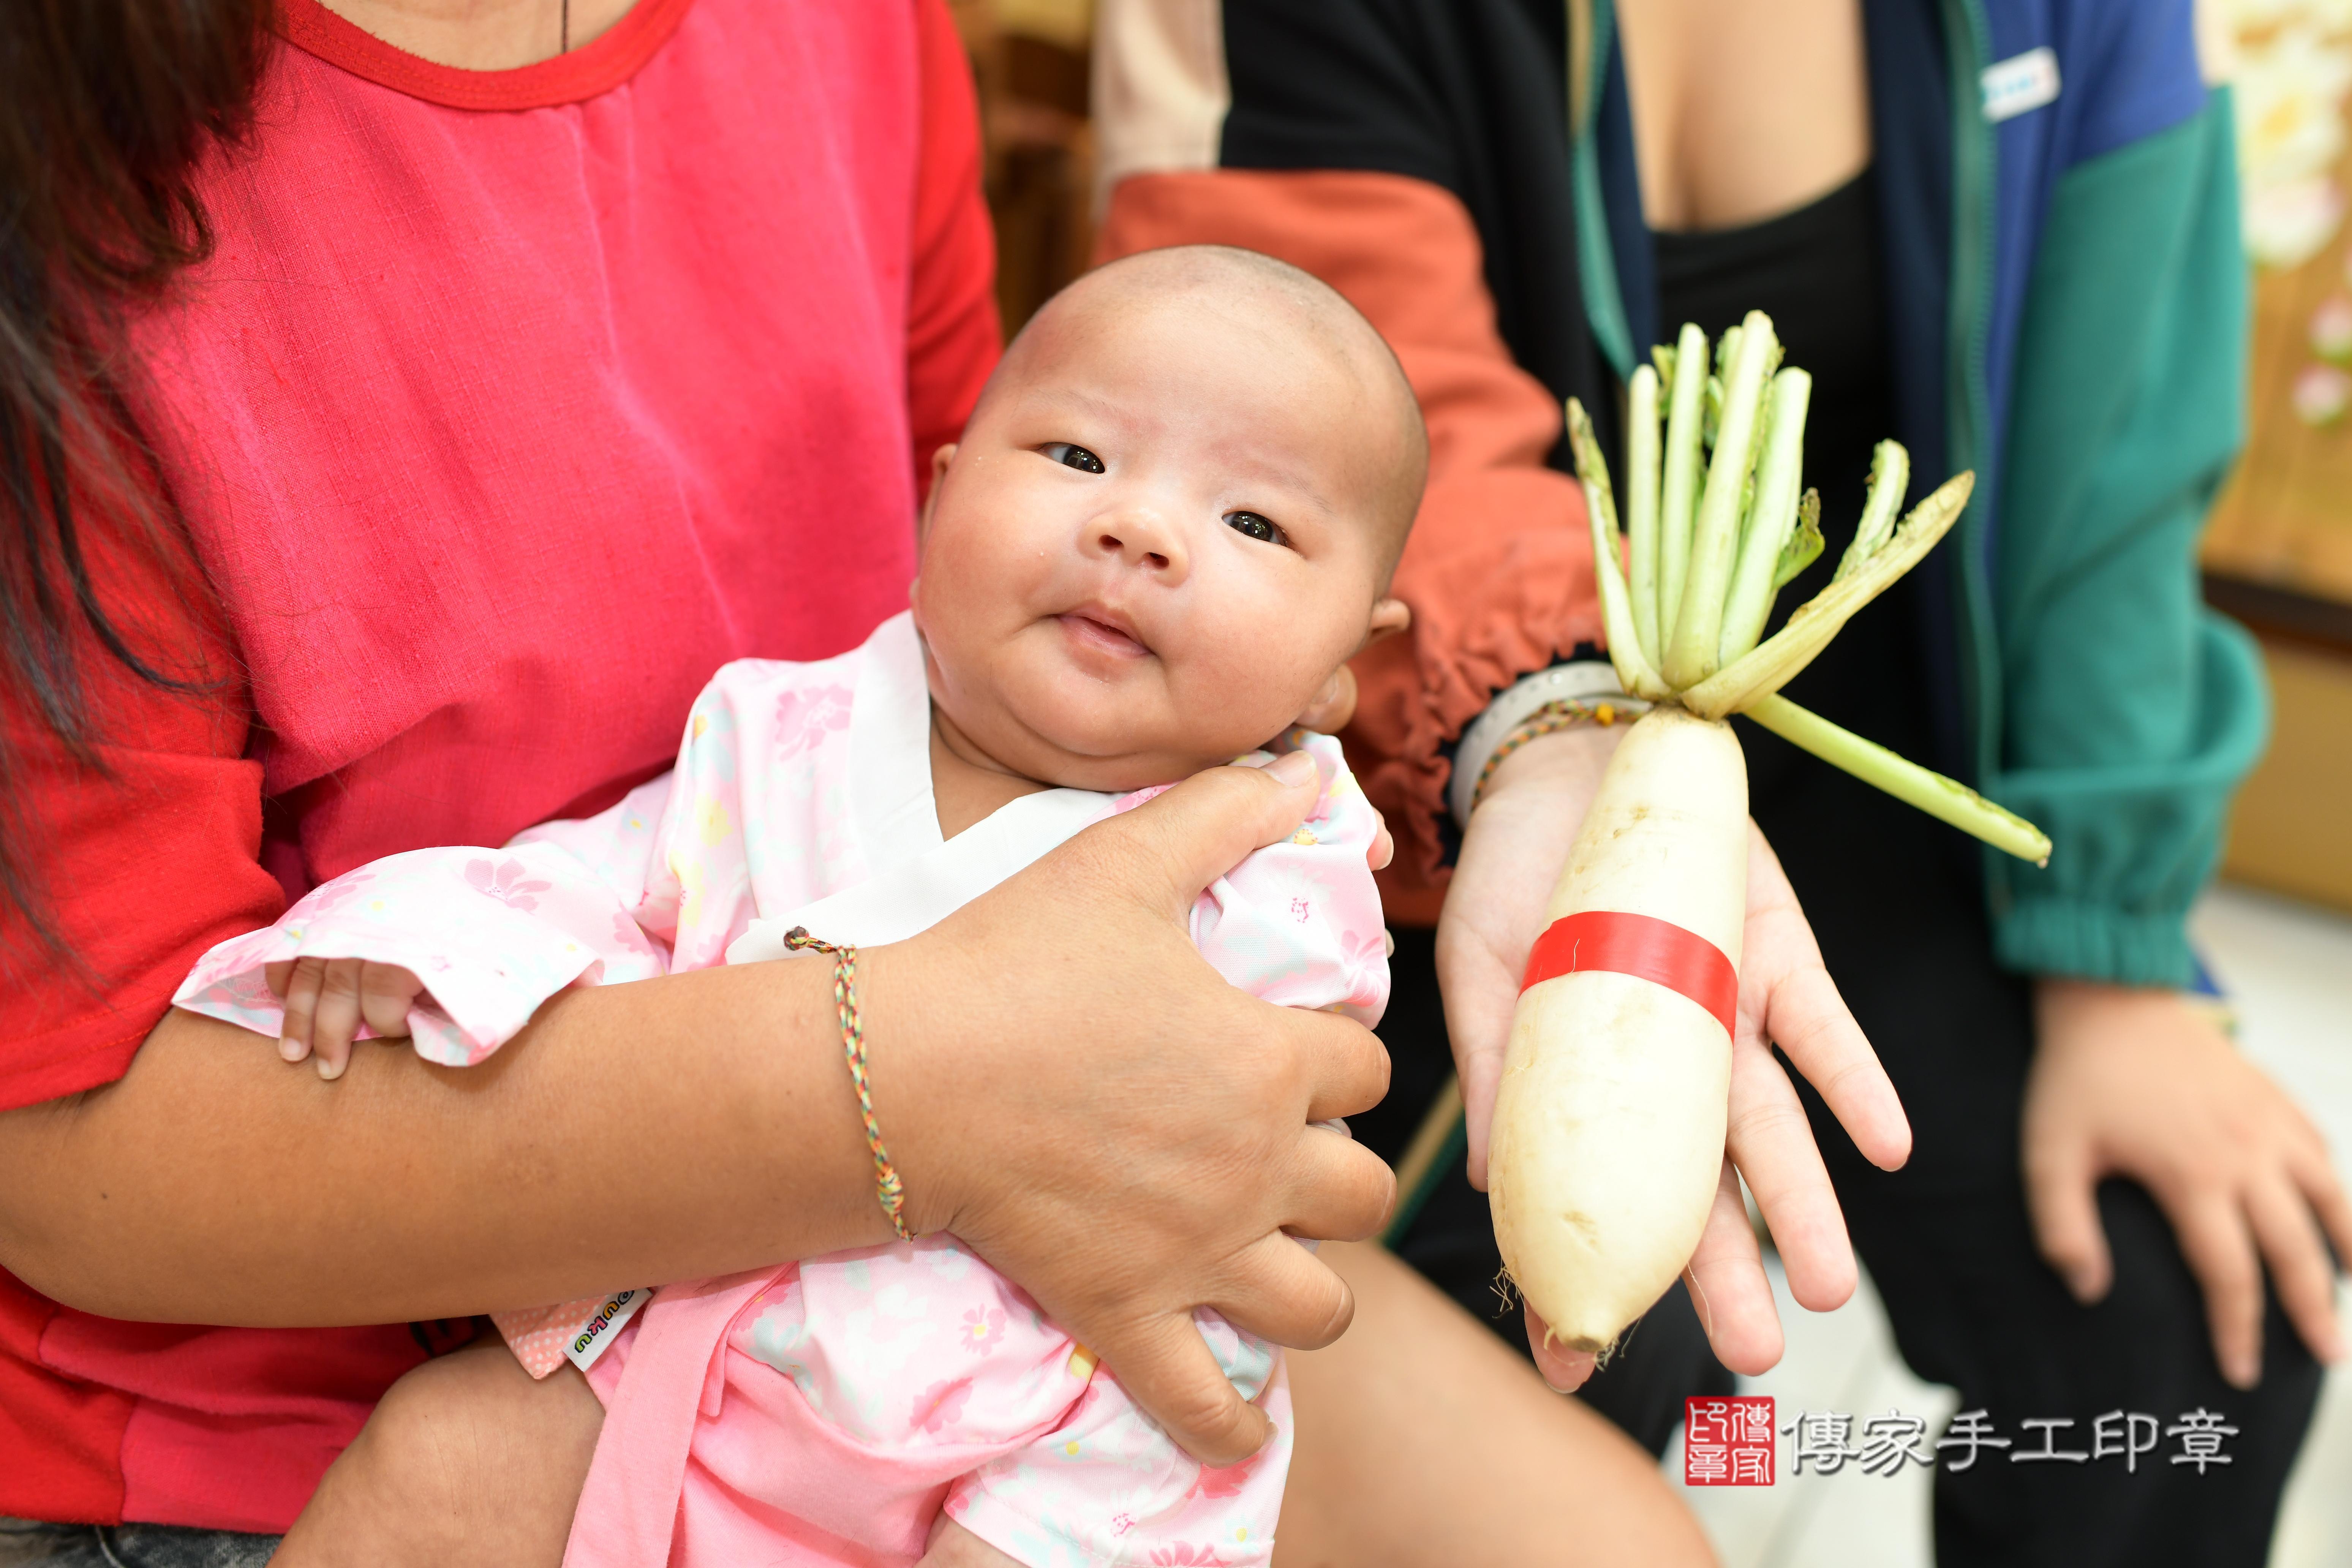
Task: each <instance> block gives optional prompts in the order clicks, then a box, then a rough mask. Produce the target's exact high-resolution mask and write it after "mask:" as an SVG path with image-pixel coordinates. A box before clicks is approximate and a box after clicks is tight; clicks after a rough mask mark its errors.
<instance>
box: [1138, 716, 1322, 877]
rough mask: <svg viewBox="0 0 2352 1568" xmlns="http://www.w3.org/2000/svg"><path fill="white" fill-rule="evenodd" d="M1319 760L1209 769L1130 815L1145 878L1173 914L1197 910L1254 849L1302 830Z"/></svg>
mask: <svg viewBox="0 0 2352 1568" xmlns="http://www.w3.org/2000/svg"><path fill="white" fill-rule="evenodd" d="M1317 789H1318V781H1317V775H1316V768H1315V759H1314V758H1313V757H1312V756H1310V755H1308V754H1307V752H1286V753H1285V754H1283V755H1282V756H1279V757H1276V759H1275V760H1274V761H1273V762H1271V763H1267V764H1266V765H1265V767H1262V768H1256V767H1249V766H1246V765H1240V766H1234V767H1223V768H1206V769H1203V770H1202V772H1200V773H1194V774H1193V775H1192V777H1191V778H1189V779H1186V780H1185V781H1184V782H1183V783H1182V784H1178V785H1177V786H1176V787H1175V788H1173V789H1171V790H1169V791H1168V792H1167V793H1166V794H1164V795H1160V797H1159V798H1157V799H1156V800H1150V801H1147V802H1145V803H1144V804H1143V805H1140V806H1138V807H1137V808H1136V809H1135V810H1134V811H1132V812H1130V813H1129V814H1128V819H1127V820H1128V824H1129V833H1130V834H1131V835H1132V836H1133V837H1132V842H1133V843H1134V844H1135V847H1136V849H1137V852H1138V853H1139V856H1140V858H1141V859H1142V862H1143V864H1142V865H1141V866H1139V868H1138V872H1139V879H1140V880H1141V881H1142V883H1143V884H1144V885H1146V886H1149V887H1152V888H1155V889H1160V890H1161V891H1162V892H1163V893H1164V898H1165V901H1166V903H1167V904H1168V906H1169V908H1170V909H1171V910H1177V911H1181V910H1188V909H1190V908H1192V900H1195V899H1197V898H1199V897H1200V896H1201V889H1203V888H1206V887H1207V886H1208V885H1209V884H1210V883H1212V882H1213V881H1215V880H1216V879H1218V878H1220V877H1222V876H1223V875H1224V874H1225V873H1226V872H1228V871H1230V870H1232V869H1233V868H1234V867H1235V866H1238V865H1240V864H1241V862H1242V860H1243V858H1244V857H1246V856H1247V855H1248V854H1249V852H1250V851H1251V850H1253V849H1258V848H1263V847H1265V846H1266V845H1268V844H1274V843H1277V842H1279V841H1280V840H1282V839H1285V838H1287V837H1290V835H1291V834H1293V833H1294V832H1296V831H1297V828H1298V825H1299V824H1300V823H1301V822H1303V821H1305V820H1306V818H1307V813H1308V812H1309V811H1311V810H1313V809H1314V805H1315V796H1316V792H1317Z"/></svg>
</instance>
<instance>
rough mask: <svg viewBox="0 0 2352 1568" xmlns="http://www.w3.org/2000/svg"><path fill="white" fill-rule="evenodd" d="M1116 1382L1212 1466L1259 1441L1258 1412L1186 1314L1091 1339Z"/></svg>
mask: <svg viewBox="0 0 2352 1568" xmlns="http://www.w3.org/2000/svg"><path fill="white" fill-rule="evenodd" d="M1092 1348H1093V1349H1094V1350H1095V1351H1096V1352H1097V1353H1098V1354H1100V1355H1101V1357H1102V1359H1103V1361H1104V1362H1105V1363H1107V1364H1108V1366H1109V1367H1110V1369H1111V1370H1112V1371H1113V1372H1115V1373H1118V1382H1119V1386H1120V1387H1122V1388H1124V1389H1126V1390H1127V1393H1128V1397H1129V1398H1130V1399H1132V1400H1134V1401H1135V1403H1136V1404H1137V1405H1140V1406H1141V1407H1142V1408H1143V1409H1144V1410H1145V1411H1146V1412H1147V1413H1148V1414H1150V1415H1151V1416H1152V1418H1153V1419H1155V1420H1157V1421H1158V1422H1159V1423H1160V1426H1164V1427H1166V1428H1167V1429H1168V1435H1169V1436H1171V1437H1173V1438H1175V1439H1176V1441H1177V1443H1178V1445H1179V1446H1181V1447H1182V1448H1183V1449H1184V1451H1185V1452H1186V1453H1188V1454H1190V1455H1192V1457H1193V1458H1196V1459H1198V1460H1200V1461H1201V1462H1202V1464H1204V1465H1207V1466H1209V1467H1210V1468H1213V1469H1223V1468H1225V1467H1226V1466H1228V1465H1238V1464H1240V1463H1241V1462H1242V1461H1243V1460H1244V1459H1246V1458H1249V1457H1250V1456H1251V1455H1252V1454H1255V1453H1256V1452H1257V1451H1258V1450H1259V1449H1260V1448H1262V1447H1265V1440H1266V1438H1267V1436H1269V1435H1270V1434H1271V1432H1272V1430H1273V1428H1272V1427H1271V1426H1268V1424H1267V1422H1266V1418H1265V1411H1263V1410H1260V1409H1259V1408H1258V1407H1257V1406H1256V1405H1252V1404H1250V1403H1249V1402H1248V1401H1247V1400H1245V1399H1244V1398H1243V1397H1242V1396H1241V1394H1240V1393H1239V1392H1238V1391H1236V1390H1235V1389H1234V1385H1233V1384H1232V1383H1230V1382H1229V1381H1227V1379H1226V1377H1225V1373H1224V1370H1223V1368H1221V1367H1220V1366H1218V1365H1217V1358H1216V1357H1215V1356H1213V1355H1212V1354H1210V1352H1209V1347H1208V1345H1207V1343H1206V1342H1204V1341H1202V1338H1201V1331H1200V1330H1199V1329H1197V1328H1195V1327H1194V1326H1193V1324H1192V1317H1191V1315H1190V1314H1189V1313H1188V1314H1185V1315H1183V1316H1172V1315H1171V1316H1168V1317H1162V1318H1159V1319H1155V1320H1154V1321H1151V1322H1150V1323H1147V1324H1144V1325H1141V1326H1140V1327H1139V1328H1138V1329H1136V1330H1135V1331H1133V1333H1132V1334H1130V1335H1125V1336H1121V1340H1120V1342H1117V1343H1112V1342H1103V1343H1097V1344H1096V1345H1094V1346H1093V1347H1092Z"/></svg>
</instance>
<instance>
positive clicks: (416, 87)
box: [278, 0, 694, 110]
mask: <svg viewBox="0 0 2352 1568" xmlns="http://www.w3.org/2000/svg"><path fill="white" fill-rule="evenodd" d="M693 4H694V0H637V3H636V4H635V5H632V6H631V7H630V8H629V11H628V14H627V15H625V16H623V17H622V18H621V19H620V20H619V21H617V22H615V23H614V24H613V26H611V27H609V28H608V29H606V30H605V31H604V34H603V35H601V36H600V37H597V38H596V39H595V40H594V41H593V42H591V43H587V44H583V45H582V46H581V47H578V48H576V49H574V50H572V52H571V53H570V54H568V55H558V56H556V57H555V58H553V59H551V60H541V61H540V63H539V64H537V65H535V66H522V67H519V68H516V69H514V70H502V71H475V70H461V69H460V68H457V67H456V66H445V65H436V64H435V63H434V62H433V61H431V60H428V59H425V58H421V57H419V56H416V55H412V54H410V53H409V52H408V51H407V50H405V49H399V48H394V47H393V46H392V45H390V44H387V43H385V42H384V41H383V39H382V38H379V37H376V36H375V35H374V34H373V33H370V32H368V31H366V30H365V29H363V28H361V27H357V26H352V24H351V23H349V22H347V21H345V20H343V18H342V17H341V16H336V15H335V14H334V13H333V12H332V11H330V10H328V9H327V8H326V7H325V6H324V5H320V3H319V0H284V4H283V5H282V7H281V9H280V10H279V12H278V31H279V32H280V33H281V34H283V35H284V36H285V38H286V41H287V42H288V43H289V44H292V45H293V46H294V47H296V48H298V49H300V50H301V51H302V52H303V53H305V54H308V55H316V56H317V57H318V58H320V59H322V60H324V61H326V62H327V63H328V64H329V65H331V66H336V67H339V68H341V69H343V70H347V71H349V72H351V73H352V75H353V76H357V77H364V78H366V79H368V80H369V81H372V82H374V83H376V84H377V85H379V86H382V87H388V88H391V89H393V90H394V91H395V92H404V93H406V94H407V95H408V96H409V97H411V98H421V99H423V100H425V102H427V103H438V104H441V105H444V106H445V107H446V108H450V109H480V110H514V109H548V108H551V107H553V106H554V105H556V104H560V103H578V102H580V101H581V100H583V99H590V98H594V97H596V96H597V95H598V94H600V93H604V92H609V91H611V90H612V89H614V88H616V87H618V86H620V85H621V84H622V83H623V82H625V81H626V80H628V79H630V78H631V77H633V76H635V75H636V73H637V68H639V67H641V66H643V65H644V64H645V63H646V61H647V60H649V59H651V58H653V57H654V52H655V51H656V50H657V49H659V48H660V47H662V45H664V44H666V43H667V42H668V41H669V36H670V35H671V34H672V33H674V32H676V31H677V25H678V23H679V22H680V21H682V20H683V19H684V18H685V16H686V13H687V8H688V6H690V5H693Z"/></svg>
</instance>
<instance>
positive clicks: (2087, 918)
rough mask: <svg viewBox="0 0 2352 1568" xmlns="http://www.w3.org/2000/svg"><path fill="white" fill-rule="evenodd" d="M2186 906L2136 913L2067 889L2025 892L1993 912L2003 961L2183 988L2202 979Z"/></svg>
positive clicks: (2032, 969)
mask: <svg viewBox="0 0 2352 1568" xmlns="http://www.w3.org/2000/svg"><path fill="white" fill-rule="evenodd" d="M2188 925H2189V921H2188V915H2187V913H2186V911H2174V912H2168V913H2163V914H2135V913H2130V912H2127V911H2126V910H2117V909H2113V908H2109V907H2105V906H2102V905H2099V904H2095V903H2090V902H2086V901H2084V900H2080V899H2069V898H2064V897H2054V896H2053V897H2038V898H2031V899H2022V900H2019V901H2018V902H2017V903H2015V904H2014V905H2013V906H2011V909H2010V910H2008V912H2007V913H2005V914H2001V915H1997V916H1995V917H1994V920H1993V953H1994V956H1995V957H1996V958H1997V959H1998V960H1999V961H2000V965H2001V967H2002V968H2004V969H2009V970H2012V971H2015V972H2017V973H2022V974H2063V975H2069V976H2073V977H2074V978H2077V979H2083V980H2104V981H2106V982H2108V983H2110V984H2116V985H2166V986H2171V987H2173V988H2175V989H2186V988H2187V987H2189V985H2191V984H2194V983H2195V981H2196V979H2197V960H2196V956H2195V955H2194V953H2193V952H2191V951H2190V949H2189V930H2188Z"/></svg>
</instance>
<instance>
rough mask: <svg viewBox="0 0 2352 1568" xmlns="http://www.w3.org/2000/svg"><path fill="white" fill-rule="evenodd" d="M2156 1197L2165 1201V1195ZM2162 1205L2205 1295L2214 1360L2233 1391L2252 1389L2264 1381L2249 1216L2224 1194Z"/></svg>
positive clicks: (2258, 1275)
mask: <svg viewBox="0 0 2352 1568" xmlns="http://www.w3.org/2000/svg"><path fill="white" fill-rule="evenodd" d="M2157 1196H2158V1201H2159V1202H2162V1201H2163V1199H2164V1194H2162V1193H2159V1194H2157ZM2164 1206H2165V1207H2166V1208H2168V1209H2169V1210H2172V1211H2173V1212H2172V1214H2171V1216H2170V1217H2171V1219H2172V1229H2173V1234H2174V1235H2176V1236H2177V1237H2179V1239H2180V1255H2181V1257H2182V1258H2185V1259H2186V1260H2187V1261H2188V1264H2189V1272H2190V1273H2192V1274H2194V1275H2196V1276H2197V1282H2198V1283H2199V1284H2200V1285H2201V1286H2202V1287H2203V1288H2204V1290H2205V1318H2206V1322H2207V1325H2208V1327H2209V1328H2210V1331H2211V1333H2212V1335H2213V1359H2214V1360H2215V1361H2217V1362H2219V1363H2221V1375H2222V1376H2223V1377H2225V1378H2227V1379H2228V1380H2229V1381H2230V1383H2231V1384H2232V1385H2233V1386H2235V1387H2238V1388H2252V1387H2253V1386H2254V1384H2256V1383H2257V1382H2259V1381H2260V1380H2261V1378H2262V1368H2263V1271H2262V1266H2261V1264H2260V1263H2259V1262H2258V1261H2256V1259H2255V1257H2254V1242H2253V1237H2252V1235H2250V1234H2249V1233H2248V1231H2247V1229H2246V1218H2245V1215H2244V1213H2243V1212H2242V1210H2241V1209H2240V1208H2239V1206H2238V1205H2237V1204H2236V1202H2234V1201H2233V1200H2232V1198H2231V1196H2230V1195H2229V1194H2227V1193H2224V1192H2210V1191H2209V1192H2206V1193H2200V1194H2199V1195H2197V1196H2195V1197H2193V1198H2190V1199H2189V1200H2187V1201H2186V1202H2181V1203H2178V1204H2171V1203H2168V1204H2165V1205H2164Z"/></svg>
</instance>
